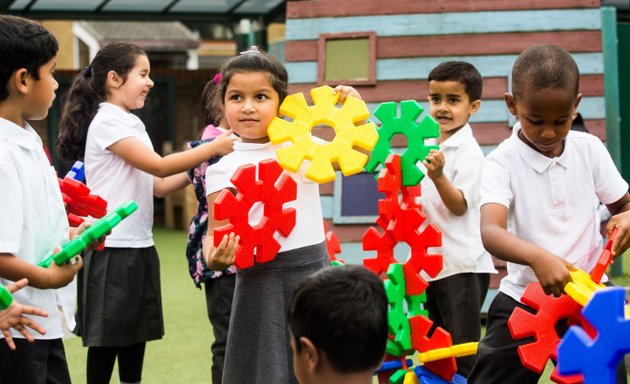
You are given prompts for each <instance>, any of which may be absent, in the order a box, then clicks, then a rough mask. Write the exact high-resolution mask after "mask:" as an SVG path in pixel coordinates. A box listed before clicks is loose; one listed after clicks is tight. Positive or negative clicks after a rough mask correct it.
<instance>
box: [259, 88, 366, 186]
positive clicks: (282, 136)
mask: <svg viewBox="0 0 630 384" xmlns="http://www.w3.org/2000/svg"><path fill="white" fill-rule="evenodd" d="M311 96H312V98H313V101H314V105H312V106H309V105H307V103H306V99H305V98H304V94H302V93H296V94H293V95H289V96H287V97H286V98H285V99H284V101H283V102H282V105H280V113H279V114H280V115H285V116H288V117H289V118H290V119H292V121H287V120H284V119H281V118H279V117H274V118H273V120H272V122H271V124H270V125H269V128H268V129H267V133H268V135H269V138H270V139H271V142H272V143H273V144H278V143H283V142H287V141H291V143H292V145H290V146H287V147H284V148H281V149H278V150H277V151H276V154H277V156H278V161H279V163H280V164H281V165H282V167H284V168H285V169H287V170H290V171H292V172H297V171H298V169H299V168H300V167H301V165H302V162H303V161H304V160H306V159H308V160H310V164H309V165H308V168H307V170H306V174H305V176H306V177H307V178H308V179H310V180H313V181H315V182H317V183H320V184H321V183H326V182H329V181H332V180H334V179H335V176H336V175H335V170H334V168H333V165H332V163H334V162H337V163H338V164H339V167H340V168H341V171H342V172H343V174H344V175H345V176H350V175H354V174H356V173H359V172H361V171H362V170H363V166H364V165H365V164H366V163H367V161H368V156H367V155H365V154H364V153H361V152H359V151H357V150H355V149H353V147H354V146H356V147H360V148H362V149H363V150H365V151H368V152H369V151H371V150H372V148H374V145H375V144H376V141H377V140H378V133H377V132H376V127H375V126H374V124H372V123H365V124H361V125H359V126H356V125H355V124H356V123H358V122H361V121H364V120H367V118H368V117H369V116H370V113H369V111H368V109H367V106H366V105H365V102H363V100H360V99H357V98H355V97H348V98H346V100H345V101H344V103H343V105H342V106H341V108H339V107H337V101H338V99H339V93H337V94H335V93H333V89H332V88H331V87H329V86H322V87H318V88H314V89H312V90H311ZM321 124H326V125H329V126H331V127H332V128H333V129H334V130H335V138H334V139H333V140H332V142H330V143H324V144H321V143H318V142H316V141H314V140H313V137H312V136H311V130H312V129H313V127H315V126H317V125H321Z"/></svg>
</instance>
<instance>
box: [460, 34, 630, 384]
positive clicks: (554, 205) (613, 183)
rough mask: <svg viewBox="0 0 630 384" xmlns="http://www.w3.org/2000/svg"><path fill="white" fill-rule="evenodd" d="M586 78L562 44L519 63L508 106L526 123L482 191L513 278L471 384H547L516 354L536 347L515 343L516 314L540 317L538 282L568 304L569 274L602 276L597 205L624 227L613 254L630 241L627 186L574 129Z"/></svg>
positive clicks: (502, 292)
mask: <svg viewBox="0 0 630 384" xmlns="http://www.w3.org/2000/svg"><path fill="white" fill-rule="evenodd" d="M579 76H580V75H579V71H578V67H577V65H576V63H575V61H574V60H573V58H572V57H571V55H570V54H568V53H567V52H566V51H564V50H562V49H561V48H559V47H556V46H549V45H547V46H534V47H531V48H528V49H527V50H525V51H524V52H523V53H521V55H519V57H518V58H517V60H516V62H515V63H514V67H513V69H512V92H513V93H512V94H509V93H506V94H505V101H506V104H507V107H508V109H509V110H510V112H511V113H512V114H513V115H514V116H516V117H517V118H518V121H519V123H517V124H516V125H515V126H514V129H513V133H512V136H511V137H510V138H508V139H506V140H505V141H504V142H503V143H501V145H499V147H498V148H497V149H496V150H495V151H493V152H492V153H490V154H489V155H488V157H487V158H486V162H485V164H484V170H483V176H482V184H481V204H482V205H481V236H482V239H483V243H484V246H485V247H486V249H487V250H488V251H489V252H490V253H491V254H493V255H494V256H496V257H498V258H500V259H503V260H506V261H507V262H508V264H507V268H508V275H507V276H506V277H505V278H503V280H502V281H501V285H500V288H499V293H498V294H497V296H496V297H495V299H494V300H493V302H492V305H491V306H490V309H489V311H488V323H487V332H486V335H485V336H484V338H483V339H482V340H481V342H480V344H479V349H478V359H477V362H476V363H475V366H474V367H473V370H472V372H471V374H470V376H469V378H468V382H469V383H484V384H487V383H519V384H520V383H523V384H525V383H537V382H538V379H539V377H538V374H536V373H534V372H532V371H529V370H528V369H527V368H524V367H523V365H522V364H521V361H520V358H519V356H518V353H517V348H518V346H519V345H522V344H525V343H528V342H530V340H526V341H523V339H521V340H513V339H512V336H511V334H510V332H509V330H508V327H507V321H508V319H509V317H510V316H511V314H512V312H513V311H514V309H515V308H516V307H521V308H524V309H526V310H528V311H529V312H533V311H534V310H533V309H532V308H529V307H527V306H525V305H524V304H522V303H521V302H520V299H521V296H522V295H523V292H524V290H525V288H526V286H527V285H528V284H529V283H532V282H535V281H539V282H540V283H541V285H542V287H543V289H544V290H545V293H547V294H553V295H555V296H559V295H560V294H561V293H562V292H563V289H564V286H565V285H566V283H567V282H569V281H570V279H571V278H570V276H569V268H572V266H574V267H578V268H581V269H583V270H585V271H587V272H590V271H591V270H592V269H593V267H594V265H595V263H596V261H597V258H598V256H599V254H600V253H601V249H602V237H601V235H600V232H599V216H598V215H597V203H598V201H601V202H603V203H604V204H606V206H607V207H608V210H609V211H610V213H611V214H612V215H613V216H612V218H611V219H610V222H609V223H608V226H607V228H606V231H607V232H608V233H610V231H611V230H612V228H613V227H614V226H617V227H618V229H619V230H618V234H617V237H616V239H615V241H614V243H613V246H612V253H613V256H617V255H620V254H621V253H623V251H625V250H626V248H628V245H629V243H630V237H628V234H629V233H630V213H628V212H627V211H628V210H629V209H630V195H628V184H627V183H626V182H625V181H624V180H623V179H622V177H621V175H620V174H619V172H618V171H617V169H616V168H615V164H614V163H613V161H612V159H611V157H610V154H609V153H608V151H607V150H606V148H605V147H604V145H603V144H602V142H601V141H600V140H599V139H598V138H597V137H595V136H592V135H590V134H587V133H584V132H576V131H571V130H570V129H571V123H572V121H573V119H574V118H575V116H576V113H577V107H578V104H579V102H580V99H581V97H582V95H581V94H580V93H579ZM622 376H624V377H623V379H622V381H620V382H625V375H622Z"/></svg>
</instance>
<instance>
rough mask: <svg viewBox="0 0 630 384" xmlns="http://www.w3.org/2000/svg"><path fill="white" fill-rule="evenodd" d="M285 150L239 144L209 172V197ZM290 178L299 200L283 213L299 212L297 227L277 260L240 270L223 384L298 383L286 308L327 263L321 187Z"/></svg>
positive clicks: (257, 211)
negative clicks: (247, 168) (299, 287)
mask: <svg viewBox="0 0 630 384" xmlns="http://www.w3.org/2000/svg"><path fill="white" fill-rule="evenodd" d="M281 147H282V145H273V144H271V143H265V144H255V143H242V142H240V141H237V142H235V143H234V152H232V153H230V154H228V155H226V156H224V157H223V158H221V160H219V162H217V163H216V164H213V165H211V166H209V167H208V169H207V171H206V193H207V194H208V195H210V194H212V193H214V192H217V191H220V190H222V189H224V188H234V186H233V184H232V182H231V181H230V178H231V177H232V175H233V174H234V172H235V171H236V170H237V169H238V168H239V166H241V165H243V164H258V162H260V161H261V160H264V159H268V158H273V159H276V154H275V152H276V150H277V149H278V148H281ZM285 172H286V171H285ZM287 173H288V174H289V175H290V176H291V177H292V178H293V179H294V180H295V181H296V183H297V199H296V200H295V201H291V202H288V203H285V204H284V208H295V209H296V224H295V227H294V228H293V230H292V232H291V234H290V235H289V236H288V237H286V238H285V237H283V236H276V239H277V240H278V241H279V242H280V244H281V249H280V252H279V253H278V255H276V257H275V259H274V260H272V261H270V262H266V263H260V264H255V265H254V266H253V267H250V268H247V269H244V270H237V271H236V287H235V291H234V299H233V304H232V314H231V318H230V326H229V331H228V341H227V349H226V356H225V366H224V371H223V383H224V384H240V383H277V384H284V383H297V379H296V378H295V374H294V372H293V354H292V352H291V347H290V338H289V333H288V328H287V324H286V318H285V316H286V308H287V306H288V304H289V301H290V298H291V294H292V292H293V288H294V287H295V286H296V285H297V284H298V282H299V281H301V280H302V279H303V278H304V277H306V276H308V275H310V274H312V273H314V272H316V271H318V270H320V269H322V268H325V267H326V266H328V265H329V260H328V253H327V250H326V245H325V241H324V240H325V236H324V227H323V222H322V210H321V203H320V198H319V185H318V184H317V183H315V182H312V181H310V180H308V179H306V178H305V177H304V175H303V173H302V172H300V173H297V174H296V173H291V172H287ZM262 208H263V207H262V206H258V207H257V206H254V208H253V210H252V213H251V214H250V218H252V220H254V221H255V222H257V221H256V219H258V220H259V219H260V218H261V217H262ZM243 364H245V365H243Z"/></svg>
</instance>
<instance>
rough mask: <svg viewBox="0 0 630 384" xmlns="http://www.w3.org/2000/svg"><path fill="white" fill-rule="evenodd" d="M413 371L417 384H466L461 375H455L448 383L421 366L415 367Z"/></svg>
mask: <svg viewBox="0 0 630 384" xmlns="http://www.w3.org/2000/svg"><path fill="white" fill-rule="evenodd" d="M413 370H414V372H415V374H416V377H418V380H419V384H466V378H465V377H463V376H462V375H458V374H455V375H454V376H453V378H452V379H451V380H450V381H446V380H444V379H443V378H441V377H440V376H438V375H436V374H435V373H433V372H431V371H429V370H428V369H426V368H425V367H423V366H421V365H417V366H416V367H415V368H414V369H413Z"/></svg>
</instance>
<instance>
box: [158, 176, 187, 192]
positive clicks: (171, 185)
mask: <svg viewBox="0 0 630 384" xmlns="http://www.w3.org/2000/svg"><path fill="white" fill-rule="evenodd" d="M188 184H190V179H189V178H188V176H186V172H182V173H178V174H176V175H173V176H169V177H163V178H162V177H154V178H153V194H154V195H155V196H156V197H164V196H166V195H169V194H171V193H173V192H175V191H177V190H180V189H182V188H184V187H186V186H187V185H188Z"/></svg>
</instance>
